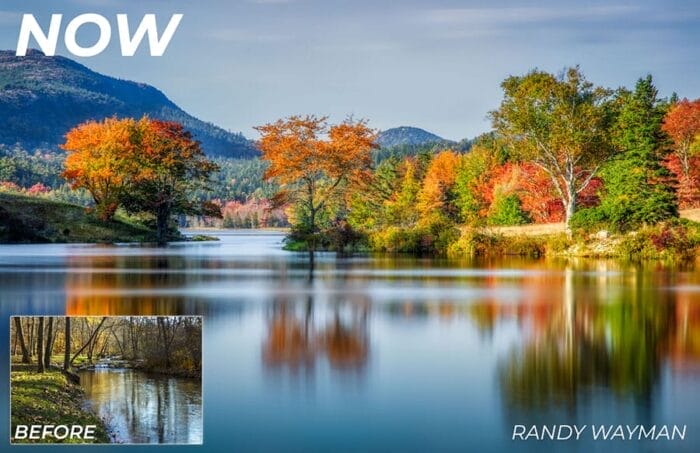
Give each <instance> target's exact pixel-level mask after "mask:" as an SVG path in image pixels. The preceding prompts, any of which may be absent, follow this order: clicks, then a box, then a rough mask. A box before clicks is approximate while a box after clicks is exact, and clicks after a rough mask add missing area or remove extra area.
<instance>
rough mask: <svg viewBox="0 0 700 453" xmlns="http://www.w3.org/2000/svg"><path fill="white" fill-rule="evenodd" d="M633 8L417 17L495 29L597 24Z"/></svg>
mask: <svg viewBox="0 0 700 453" xmlns="http://www.w3.org/2000/svg"><path fill="white" fill-rule="evenodd" d="M639 11H640V9H639V8H638V7H636V6H625V5H609V6H595V7H589V8H544V7H518V8H435V9H430V10H427V11H423V12H422V13H420V20H421V21H423V22H429V23H435V24H469V25H498V24H503V25H506V24H518V23H538V22H552V21H556V20H566V19H569V20H571V19H574V20H597V19H609V18H613V17H620V16H625V15H629V14H634V13H637V12H639Z"/></svg>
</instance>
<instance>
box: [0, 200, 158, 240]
mask: <svg viewBox="0 0 700 453" xmlns="http://www.w3.org/2000/svg"><path fill="white" fill-rule="evenodd" d="M153 239H154V233H153V231H152V230H150V229H148V228H146V227H144V226H142V225H139V224H136V223H133V222H130V221H129V220H128V219H125V218H120V217H119V216H117V217H116V218H115V219H114V220H113V221H110V222H102V221H100V220H99V219H97V218H96V217H95V216H94V215H92V213H90V212H88V211H87V210H86V209H85V208H84V207H82V206H76V205H72V204H68V203H62V202H57V201H53V200H47V199H45V198H41V197H32V196H25V195H18V194H11V193H3V192H0V243H27V242H36V243H41V242H105V243H113V242H148V241H152V240H153Z"/></svg>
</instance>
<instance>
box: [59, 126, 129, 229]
mask: <svg viewBox="0 0 700 453" xmlns="http://www.w3.org/2000/svg"><path fill="white" fill-rule="evenodd" d="M135 124H136V122H135V121H134V120H133V119H131V118H127V119H116V118H107V119H105V120H103V121H101V122H97V121H88V122H86V123H83V124H81V125H79V126H77V127H75V128H73V129H71V130H70V132H68V134H66V142H65V143H64V144H63V145H61V148H62V149H63V150H65V151H66V153H67V154H68V155H67V157H66V160H65V164H64V168H65V170H64V172H63V177H64V178H66V180H67V181H68V182H69V183H70V185H71V187H72V188H73V189H79V188H84V189H86V190H87V191H88V192H90V195H91V196H92V198H93V200H94V202H95V210H96V211H97V214H98V216H99V217H100V219H102V220H105V221H106V220H111V219H112V217H114V213H115V211H116V210H117V207H118V206H119V198H120V197H121V195H122V193H123V190H124V187H125V185H126V184H127V180H128V175H129V171H128V169H127V167H128V165H129V156H131V155H133V153H134V143H133V133H134V130H135V129H134V127H135Z"/></svg>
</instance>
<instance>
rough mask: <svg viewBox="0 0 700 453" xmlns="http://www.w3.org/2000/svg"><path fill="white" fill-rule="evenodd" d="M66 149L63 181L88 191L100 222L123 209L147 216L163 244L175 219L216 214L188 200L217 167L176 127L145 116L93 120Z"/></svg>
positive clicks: (79, 128) (71, 136) (77, 131)
mask: <svg viewBox="0 0 700 453" xmlns="http://www.w3.org/2000/svg"><path fill="white" fill-rule="evenodd" d="M62 148H63V149H64V150H65V151H66V152H67V153H68V156H67V157H66V161H65V170H64V172H63V176H64V177H65V178H66V179H67V180H68V181H69V182H70V183H71V185H72V187H73V188H85V189H87V190H88V191H89V192H90V194H91V195H92V197H93V199H94V202H95V207H96V211H97V213H98V215H99V217H100V218H101V219H103V220H109V219H111V218H112V217H113V216H114V214H115V212H116V210H117V208H118V207H119V206H123V207H124V208H125V209H126V210H127V211H129V212H132V213H141V212H143V213H148V214H149V215H152V216H153V218H154V219H155V226H156V234H157V241H158V242H159V243H163V242H165V241H166V240H167V237H166V236H167V228H168V225H167V224H168V221H169V220H170V217H171V215H172V214H174V213H199V212H202V211H203V210H207V213H209V214H214V215H215V214H216V213H217V212H216V211H218V209H216V208H215V207H213V206H211V205H204V206H202V205H200V204H198V203H195V201H194V200H191V199H190V197H191V192H192V191H193V190H195V189H196V188H198V187H202V186H203V185H204V184H206V182H207V180H208V177H209V175H210V174H211V173H212V172H214V171H215V170H216V169H217V167H216V165H215V164H213V163H212V162H210V161H209V160H208V159H206V157H205V156H204V153H203V152H202V150H201V148H200V146H199V143H198V142H196V141H195V140H193V138H192V136H191V134H190V133H189V132H187V131H186V130H185V129H184V128H183V127H182V125H180V124H178V123H175V122H169V121H159V120H153V119H150V118H147V117H143V118H141V119H140V120H138V121H137V120H134V119H132V118H125V119H117V118H107V119H105V120H104V121H101V122H96V121H90V122H87V123H84V124H81V125H79V126H77V127H75V128H74V129H72V130H71V131H69V132H68V134H67V135H66V142H65V143H64V144H63V145H62ZM210 208H211V209H210Z"/></svg>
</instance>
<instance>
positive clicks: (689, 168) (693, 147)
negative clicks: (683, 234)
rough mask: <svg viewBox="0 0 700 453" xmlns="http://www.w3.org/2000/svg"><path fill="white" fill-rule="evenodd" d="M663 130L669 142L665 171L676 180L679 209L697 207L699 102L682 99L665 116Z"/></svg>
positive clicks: (699, 189)
mask: <svg viewBox="0 0 700 453" xmlns="http://www.w3.org/2000/svg"><path fill="white" fill-rule="evenodd" d="M663 130H664V131H665V132H666V133H667V134H668V135H669V136H670V137H671V139H672V140H673V154H672V155H671V156H670V158H669V160H668V168H669V169H670V170H671V171H672V172H673V173H674V174H675V175H676V177H677V178H678V183H679V187H678V199H679V203H680V206H681V208H694V207H698V206H700V99H696V100H694V101H689V100H687V99H683V100H681V101H679V102H678V103H676V104H675V105H674V106H672V107H671V109H670V110H669V112H668V113H667V114H666V118H665V119H664V123H663Z"/></svg>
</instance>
